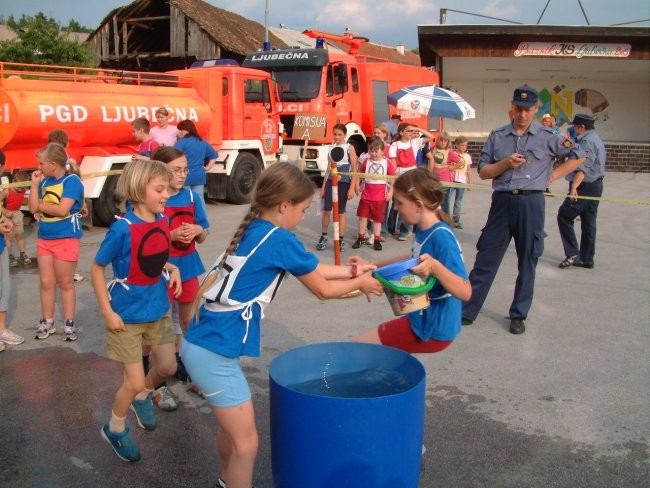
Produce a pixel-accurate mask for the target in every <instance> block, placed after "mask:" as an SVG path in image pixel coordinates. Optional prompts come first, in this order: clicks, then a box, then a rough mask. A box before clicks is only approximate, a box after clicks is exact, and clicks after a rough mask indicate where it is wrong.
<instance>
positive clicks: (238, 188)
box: [227, 152, 262, 205]
mask: <svg viewBox="0 0 650 488" xmlns="http://www.w3.org/2000/svg"><path fill="white" fill-rule="evenodd" d="M261 172H262V165H261V164H260V161H259V160H258V159H257V158H256V157H255V156H253V155H252V154H250V153H246V152H243V153H240V154H239V156H237V160H236V161H235V167H234V168H233V170H232V173H230V176H229V177H228V190H227V199H228V201H229V202H231V203H234V204H236V205H239V204H241V203H247V202H248V201H249V200H250V196H251V192H252V191H253V187H254V186H255V183H256V182H257V178H259V176H260V173H261Z"/></svg>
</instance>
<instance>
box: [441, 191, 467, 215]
mask: <svg viewBox="0 0 650 488" xmlns="http://www.w3.org/2000/svg"><path fill="white" fill-rule="evenodd" d="M454 193H456V199H455V200H454V207H453V210H452V207H451V199H452V197H453V194H454ZM464 195H465V188H453V187H451V186H449V187H447V189H446V192H445V198H444V200H443V201H442V211H443V212H445V213H446V214H447V215H449V216H450V217H452V218H453V220H454V222H455V223H458V222H460V208H461V205H462V203H463V196H464Z"/></svg>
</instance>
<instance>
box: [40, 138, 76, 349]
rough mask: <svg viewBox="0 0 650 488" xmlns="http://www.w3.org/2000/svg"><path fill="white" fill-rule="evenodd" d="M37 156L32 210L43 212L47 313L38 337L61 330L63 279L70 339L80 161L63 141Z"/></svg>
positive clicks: (43, 306) (43, 281)
mask: <svg viewBox="0 0 650 488" xmlns="http://www.w3.org/2000/svg"><path fill="white" fill-rule="evenodd" d="M36 156H37V157H38V161H39V166H40V169H39V170H37V171H34V172H33V173H32V185H31V188H30V193H29V211H30V212H32V213H33V214H35V215H38V216H39V217H40V218H39V222H38V242H37V255H38V269H39V272H40V277H41V309H42V313H43V316H42V318H41V320H40V322H39V324H38V328H37V330H36V339H47V338H48V337H49V336H50V335H52V334H54V333H55V332H56V327H55V325H54V304H55V301H56V286H57V285H58V286H59V289H60V291H61V302H62V306H63V318H64V320H65V322H64V326H63V337H64V340H66V341H76V340H77V329H76V327H75V323H74V317H75V307H76V300H77V297H76V293H75V289H74V280H73V277H74V273H75V269H76V268H77V260H78V258H79V240H80V239H81V236H82V234H83V231H82V228H81V216H80V213H79V212H81V209H82V207H83V201H84V188H83V184H82V183H81V179H79V176H78V171H77V168H76V165H75V164H74V163H73V162H71V161H69V160H68V155H67V153H66V151H65V148H64V147H63V146H61V145H60V144H57V143H50V144H48V145H47V146H45V147H44V148H43V149H41V150H40V151H38V152H37V153H36Z"/></svg>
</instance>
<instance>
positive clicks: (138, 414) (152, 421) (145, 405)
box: [131, 395, 158, 430]
mask: <svg viewBox="0 0 650 488" xmlns="http://www.w3.org/2000/svg"><path fill="white" fill-rule="evenodd" d="M131 410H133V412H134V413H135V418H136V419H137V421H138V425H139V426H140V427H142V428H143V429H144V430H154V429H155V428H156V425H157V423H158V422H157V420H156V414H154V413H153V402H152V401H151V395H149V396H148V397H147V399H146V400H133V403H131Z"/></svg>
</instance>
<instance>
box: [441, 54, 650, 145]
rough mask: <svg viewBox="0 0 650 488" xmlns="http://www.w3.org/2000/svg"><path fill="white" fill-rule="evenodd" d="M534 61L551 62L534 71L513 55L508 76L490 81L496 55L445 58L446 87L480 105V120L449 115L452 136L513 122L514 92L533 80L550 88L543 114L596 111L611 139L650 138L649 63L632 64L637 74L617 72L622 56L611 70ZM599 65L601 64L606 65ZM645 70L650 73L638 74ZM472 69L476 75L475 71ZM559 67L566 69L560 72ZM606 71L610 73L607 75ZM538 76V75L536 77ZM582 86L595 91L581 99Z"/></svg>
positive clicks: (601, 130) (475, 133)
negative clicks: (488, 73)
mask: <svg viewBox="0 0 650 488" xmlns="http://www.w3.org/2000/svg"><path fill="white" fill-rule="evenodd" d="M527 61H530V60H527ZM535 61H536V63H535V64H536V65H538V66H541V67H544V66H547V67H548V68H549V69H547V70H544V69H538V70H537V72H535V73H533V71H532V70H530V69H529V68H528V66H526V65H524V64H522V63H521V62H520V60H517V59H511V60H509V61H507V63H508V65H509V66H511V67H512V69H508V71H509V73H507V74H505V73H504V74H503V75H502V76H504V78H503V79H498V78H496V77H495V76H499V73H498V72H497V73H495V72H492V73H491V74H490V76H491V78H489V79H488V78H487V76H485V75H484V73H485V72H486V71H490V70H489V69H486V68H485V67H486V66H495V63H493V59H488V58H454V59H453V62H450V61H448V60H447V59H446V60H445V64H444V70H443V85H444V86H447V87H449V88H451V89H452V90H454V91H455V92H457V93H459V94H460V95H461V96H463V98H465V99H466V100H467V101H468V102H469V103H470V104H471V105H472V106H473V107H474V108H475V109H476V119H474V120H467V121H463V122H459V121H455V120H450V119H444V125H445V129H446V130H447V131H448V132H450V134H451V135H452V136H454V135H457V134H463V135H465V136H467V137H470V138H484V137H486V136H487V135H488V133H489V132H490V130H491V129H494V128H496V127H499V126H501V125H503V124H506V123H507V122H508V111H509V109H510V101H511V100H512V92H513V91H514V89H515V88H516V87H518V86H520V85H523V84H528V85H530V86H532V87H534V88H535V89H536V90H538V91H540V92H542V91H543V90H546V96H547V98H549V100H548V101H546V102H547V104H546V105H545V106H543V107H542V108H540V110H539V112H538V114H537V116H538V118H541V116H542V115H543V114H544V113H546V112H551V113H554V114H555V115H556V116H557V115H559V116H561V117H564V118H566V119H568V120H569V121H570V120H571V119H572V118H573V116H574V115H575V114H576V113H587V114H593V115H595V116H596V119H597V122H596V130H597V131H598V133H599V134H600V135H601V137H602V138H603V139H604V140H605V141H607V142H636V143H649V142H650V85H649V84H648V81H647V79H648V72H650V63H648V62H643V63H641V64H639V63H637V62H627V63H628V64H627V65H626V68H627V69H629V68H630V67H633V68H634V70H635V73H634V74H633V75H632V73H626V72H625V71H626V70H622V69H621V70H618V73H619V74H617V69H616V68H617V67H619V68H620V67H622V65H621V62H624V63H625V62H626V61H621V60H613V61H611V62H610V63H611V64H610V65H609V68H611V69H608V70H602V69H599V70H595V69H594V65H588V64H585V63H576V62H575V61H573V63H572V64H571V66H572V70H570V71H567V70H554V69H550V68H554V67H557V66H558V65H557V64H554V63H551V61H555V60H545V59H537V60H535ZM500 62H501V63H503V62H504V59H503V58H500ZM616 63H618V64H616ZM529 64H530V63H529ZM471 65H473V67H474V69H473V70H470V71H468V70H467V66H471ZM599 67H602V64H601V65H599ZM588 68H591V69H592V70H593V72H591V71H590V70H589V69H588ZM644 68H645V71H646V72H645V73H643V72H638V70H639V69H642V70H643V69H644ZM472 71H473V72H474V73H475V76H472V75H471V73H472ZM504 71H505V70H504ZM558 71H564V73H559V74H558ZM540 72H541V73H544V72H548V73H549V75H548V76H547V77H540ZM605 72H607V74H606V75H604V74H603V73H605ZM520 74H521V75H523V77H522V78H519V79H516V78H515V75H520ZM527 75H528V76H527ZM533 75H536V77H535V78H532V76H533ZM506 77H508V78H506ZM598 78H600V79H598ZM580 90H582V93H585V92H584V90H590V91H589V92H587V96H586V97H584V100H578V103H576V98H580V97H579V96H578V97H576V93H578V91H580ZM599 94H600V95H602V96H603V97H604V99H605V100H606V102H607V104H608V105H607V107H606V108H604V109H603V108H602V107H603V104H600V102H601V101H602V100H601V99H600V95H599ZM599 104H600V106H598V105H599ZM564 127H565V128H566V127H567V126H566V125H565V126H564Z"/></svg>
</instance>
